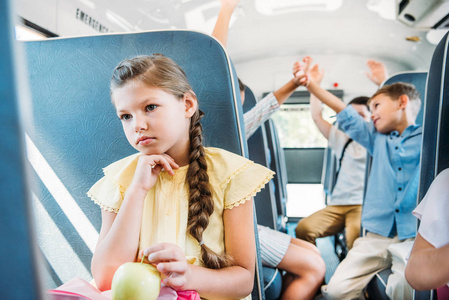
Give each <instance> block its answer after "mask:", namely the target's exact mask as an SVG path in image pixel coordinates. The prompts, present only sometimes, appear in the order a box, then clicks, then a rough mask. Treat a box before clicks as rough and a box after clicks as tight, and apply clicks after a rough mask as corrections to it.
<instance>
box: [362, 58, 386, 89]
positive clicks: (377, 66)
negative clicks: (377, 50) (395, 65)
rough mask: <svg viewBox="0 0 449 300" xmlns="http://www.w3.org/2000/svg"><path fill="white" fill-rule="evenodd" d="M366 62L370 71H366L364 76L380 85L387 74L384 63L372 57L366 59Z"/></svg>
mask: <svg viewBox="0 0 449 300" xmlns="http://www.w3.org/2000/svg"><path fill="white" fill-rule="evenodd" d="M366 64H367V65H368V68H369V69H370V72H371V73H369V72H366V76H368V78H369V79H370V80H371V81H372V82H374V83H375V84H377V85H378V86H380V85H381V84H382V82H384V81H385V79H386V78H387V76H388V74H387V69H386V68H385V66H384V64H383V63H381V62H379V61H375V60H372V59H370V60H368V61H367V62H366Z"/></svg>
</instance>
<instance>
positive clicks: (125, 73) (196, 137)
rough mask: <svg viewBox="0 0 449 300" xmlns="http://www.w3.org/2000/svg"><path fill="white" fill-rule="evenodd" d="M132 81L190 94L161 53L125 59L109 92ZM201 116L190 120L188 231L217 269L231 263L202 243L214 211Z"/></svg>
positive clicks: (209, 264) (183, 79)
mask: <svg viewBox="0 0 449 300" xmlns="http://www.w3.org/2000/svg"><path fill="white" fill-rule="evenodd" d="M131 80H137V81H140V82H143V83H145V84H146V85H147V86H149V87H155V88H160V89H162V90H164V91H165V92H167V93H171V94H172V95H174V96H175V97H177V98H178V99H180V100H181V99H182V98H183V97H184V95H185V93H192V94H193V95H194V93H193V91H192V88H191V87H190V84H189V82H188V80H187V77H186V74H185V73H184V71H183V70H182V69H181V68H180V67H179V66H178V65H177V64H176V63H175V62H174V61H173V60H171V59H169V58H167V57H165V56H164V55H162V54H153V55H152V56H137V57H134V58H131V59H125V60H123V61H122V62H120V64H119V65H118V66H117V67H116V68H115V69H114V72H113V75H112V79H111V84H110V90H111V94H112V93H113V91H114V90H115V89H116V88H119V87H122V86H124V85H125V84H126V83H128V82H129V81H131ZM203 115H204V113H203V112H202V111H201V110H199V109H197V110H196V111H195V113H194V114H193V116H192V117H191V119H190V132H189V137H190V151H189V168H188V170H187V176H186V182H187V183H188V185H189V213H188V220H187V232H188V233H190V235H191V236H192V237H193V238H195V239H196V240H197V241H198V243H199V245H200V246H201V259H202V261H203V264H204V265H205V266H206V267H207V268H210V269H220V268H224V267H227V266H230V265H232V264H233V260H232V258H231V257H229V256H228V255H226V254H225V253H223V254H217V253H215V252H213V251H212V250H211V249H210V248H208V247H207V245H205V244H204V242H203V232H204V230H206V228H207V226H208V225H209V217H210V215H211V214H212V213H213V212H214V202H213V200H212V193H211V187H210V184H209V176H208V175H207V162H206V158H205V150H204V146H203V135H202V132H203V129H202V126H201V123H200V120H201V118H202V117H203Z"/></svg>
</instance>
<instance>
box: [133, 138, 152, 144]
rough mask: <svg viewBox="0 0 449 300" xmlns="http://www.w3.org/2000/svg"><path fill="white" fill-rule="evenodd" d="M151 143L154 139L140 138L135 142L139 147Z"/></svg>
mask: <svg viewBox="0 0 449 300" xmlns="http://www.w3.org/2000/svg"><path fill="white" fill-rule="evenodd" d="M152 141H154V138H151V137H141V138H140V139H139V140H138V141H137V144H139V145H148V144H149V143H151V142H152Z"/></svg>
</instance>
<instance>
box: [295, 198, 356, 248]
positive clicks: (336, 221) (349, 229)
mask: <svg viewBox="0 0 449 300" xmlns="http://www.w3.org/2000/svg"><path fill="white" fill-rule="evenodd" d="M361 214H362V206H361V205H329V206H327V207H326V208H324V209H322V210H319V211H317V212H316V213H314V214H312V215H310V216H308V217H307V218H304V219H302V220H301V221H299V223H298V225H297V226H296V230H295V231H296V237H297V238H299V239H302V240H306V241H308V242H311V243H313V244H315V239H317V238H321V237H326V236H331V235H335V234H337V233H339V232H340V231H342V230H343V229H344V228H346V244H347V245H348V248H349V249H351V248H352V245H353V243H354V241H355V239H356V238H358V237H359V236H360V219H361Z"/></svg>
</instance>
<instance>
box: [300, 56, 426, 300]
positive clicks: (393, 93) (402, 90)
mask: <svg viewBox="0 0 449 300" xmlns="http://www.w3.org/2000/svg"><path fill="white" fill-rule="evenodd" d="M303 61H304V64H301V63H298V62H297V63H295V65H294V67H293V73H294V74H295V76H296V77H297V79H298V81H300V82H301V83H302V84H303V85H304V86H306V87H307V89H308V90H309V92H310V93H312V94H313V95H315V96H316V97H317V98H318V99H320V100H321V101H322V102H323V103H324V104H326V105H328V106H329V107H330V108H331V109H333V110H334V111H335V112H336V113H337V121H338V123H339V124H340V125H341V128H342V129H343V131H345V132H346V134H348V135H349V136H350V137H351V138H352V139H353V140H354V141H356V142H358V143H359V144H361V145H362V146H364V147H365V148H366V149H367V151H368V152H369V153H370V154H371V155H372V156H373V164H372V167H371V172H370V175H369V180H368V185H367V192H366V196H365V202H364V204H363V210H362V226H363V228H364V229H365V230H366V231H367V234H366V235H365V236H364V237H361V238H358V239H357V240H356V241H355V243H354V246H353V248H352V249H351V250H350V251H349V252H348V255H347V257H346V258H345V259H344V260H343V261H342V262H341V264H340V265H339V266H338V268H337V270H336V271H335V273H334V276H333V277H332V278H331V280H330V282H329V284H328V286H327V287H324V288H323V289H322V290H323V294H324V296H325V297H326V298H330V299H364V298H365V297H364V289H365V287H366V285H367V284H368V283H369V281H370V280H371V279H372V278H373V276H374V275H375V274H376V273H377V272H378V271H381V270H383V269H386V268H390V267H392V259H391V255H390V254H389V252H388V251H387V248H388V247H389V246H390V245H392V244H396V243H401V242H403V241H407V240H411V239H413V238H414V237H415V228H416V222H415V220H414V218H413V215H412V211H413V209H414V208H415V207H416V199H417V192H418V181H419V160H420V152H421V141H422V129H421V127H420V126H418V125H415V119H416V116H417V114H418V112H419V109H420V107H421V100H420V97H419V93H418V92H417V91H416V89H415V88H414V86H413V85H410V84H406V83H395V84H392V85H388V86H384V87H382V88H381V89H379V90H378V91H377V92H376V93H375V94H374V95H373V96H372V97H371V99H370V100H369V102H368V104H369V106H370V110H371V113H372V116H371V119H372V122H371V123H366V122H365V121H364V120H363V118H362V117H361V116H360V115H359V114H358V113H357V111H355V110H354V108H352V107H351V106H350V105H349V106H347V105H346V104H345V103H344V102H343V101H342V100H340V99H339V98H337V97H335V96H334V95H332V94H331V93H329V92H327V91H326V90H324V89H322V88H321V87H320V86H319V85H318V84H316V83H315V82H313V80H310V76H309V75H308V68H309V65H310V63H311V59H310V58H309V57H306V58H304V60H303ZM393 269H394V270H396V269H397V268H395V266H393ZM402 271H403V270H402ZM386 293H387V295H388V296H389V297H390V298H391V299H412V288H411V287H410V285H409V284H408V283H407V282H406V280H405V277H404V274H403V272H401V271H400V272H393V274H392V275H390V277H389V278H388V282H387V289H386Z"/></svg>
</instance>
